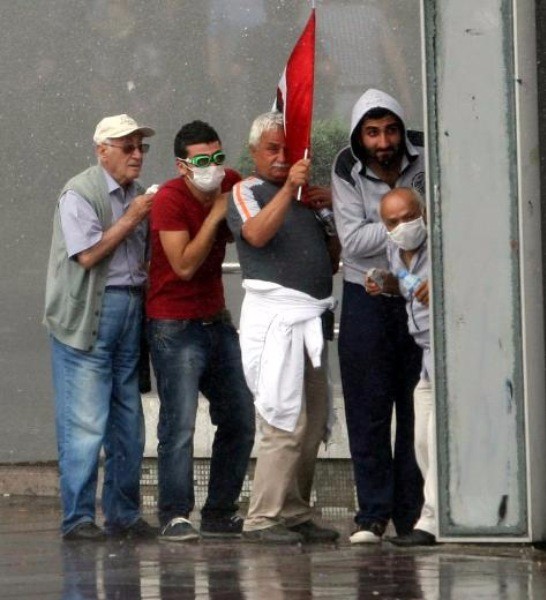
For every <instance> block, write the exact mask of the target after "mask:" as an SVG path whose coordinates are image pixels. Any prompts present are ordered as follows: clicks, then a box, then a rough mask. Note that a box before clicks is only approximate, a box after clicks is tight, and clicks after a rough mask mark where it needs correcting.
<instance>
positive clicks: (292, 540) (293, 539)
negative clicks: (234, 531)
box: [243, 523, 305, 544]
mask: <svg viewBox="0 0 546 600" xmlns="http://www.w3.org/2000/svg"><path fill="white" fill-rule="evenodd" d="M243 540H245V541H246V542H257V543H262V544H301V543H303V542H304V541H305V540H304V539H303V536H302V535H301V534H300V533H297V532H296V531H290V529H288V528H287V527H285V526H284V525H282V524H281V523H278V524H277V525H273V527H267V528H266V529H255V530H253V531H243Z"/></svg>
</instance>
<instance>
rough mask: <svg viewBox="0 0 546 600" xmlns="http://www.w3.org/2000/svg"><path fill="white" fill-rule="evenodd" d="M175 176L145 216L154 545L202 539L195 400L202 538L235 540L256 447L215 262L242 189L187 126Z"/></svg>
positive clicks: (178, 142)
mask: <svg viewBox="0 0 546 600" xmlns="http://www.w3.org/2000/svg"><path fill="white" fill-rule="evenodd" d="M174 153H175V157H176V164H177V169H178V172H179V175H180V176H179V177H177V178H175V179H172V180H170V181H167V182H166V183H164V184H163V185H162V186H161V187H160V189H159V191H158V192H157V194H156V195H155V197H154V204H153V207H152V212H151V233H152V259H151V267H150V287H149V292H148V301H147V314H148V318H149V322H148V325H149V327H148V333H149V341H150V350H151V356H152V364H153V367H154V370H155V374H156V378H157V384H158V393H159V399H160V404H161V409H160V414H159V426H158V438H159V445H158V471H159V499H158V513H159V515H158V516H159V521H160V524H161V533H160V539H163V540H170V541H188V540H192V539H196V538H198V537H199V533H198V532H197V531H196V530H195V529H194V528H193V526H192V525H191V523H190V521H189V520H188V518H189V515H190V513H191V511H192V510H193V508H194V490H193V464H192V463H193V433H194V429H195V417H196V411H197V401H198V396H199V392H201V393H202V394H203V395H204V396H205V397H206V398H207V400H208V401H209V403H210V415H211V419H212V421H213V423H214V424H215V425H216V426H217V430H216V434H215V439H214V444H213V452H212V457H211V464H210V481H209V493H208V498H207V501H206V503H205V505H204V506H203V509H202V519H201V532H200V533H201V535H202V536H203V537H239V536H240V535H241V531H242V523H243V521H242V519H241V518H240V517H238V516H237V508H238V506H237V498H238V497H239V493H240V491H241V487H242V484H243V481H244V477H245V474H246V469H247V464H248V459H249V457H250V451H251V449H252V445H253V443H254V405H253V398H252V395H251V394H250V391H249V390H248V387H247V385H246V382H245V378H244V375H243V370H242V364H241V351H240V348H239V338H238V335H237V332H236V330H235V328H234V327H233V325H232V323H231V317H230V315H229V312H228V311H227V310H226V307H225V300H224V289H223V285H222V262H223V259H224V255H225V249H226V243H227V242H228V241H231V234H230V232H229V230H228V228H227V225H226V221H225V217H226V211H227V192H228V191H229V190H231V188H232V187H233V185H234V184H235V183H236V182H237V181H240V179H241V177H240V176H239V174H238V173H236V172H235V171H233V170H231V169H224V166H223V165H224V162H225V159H226V155H225V154H224V152H223V151H222V144H221V141H220V138H219V137H218V134H217V133H216V131H215V130H214V129H213V128H212V127H211V126H210V125H208V124H207V123H204V122H203V121H193V122H191V123H188V124H187V125H184V126H183V127H182V128H181V129H180V131H179V132H178V134H177V135H176V138H175V142H174Z"/></svg>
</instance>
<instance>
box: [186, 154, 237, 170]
mask: <svg viewBox="0 0 546 600" xmlns="http://www.w3.org/2000/svg"><path fill="white" fill-rule="evenodd" d="M178 160H179V161H180V162H184V163H189V164H190V165H193V166H194V167H198V168H199V169H202V168H204V167H208V166H209V165H210V163H214V164H215V165H223V164H224V163H225V162H226V153H225V152H224V151H223V150H216V152H213V153H212V154H196V155H195V156H192V157H191V158H179V159H178Z"/></svg>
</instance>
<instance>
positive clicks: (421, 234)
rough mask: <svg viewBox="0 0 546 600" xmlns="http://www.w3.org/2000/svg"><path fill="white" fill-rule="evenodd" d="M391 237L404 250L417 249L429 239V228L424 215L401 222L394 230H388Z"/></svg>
mask: <svg viewBox="0 0 546 600" xmlns="http://www.w3.org/2000/svg"><path fill="white" fill-rule="evenodd" d="M387 235H388V236H389V238H390V239H391V240H392V241H393V242H394V243H395V244H396V245H397V246H399V247H400V248H402V250H415V249H416V248H419V246H420V245H421V244H422V243H423V242H424V241H425V240H426V239H427V228H426V225H425V221H424V220H423V217H419V218H418V219H414V220H413V221H408V222H407V223H400V225H397V226H396V227H395V228H394V229H393V230H392V231H388V232H387Z"/></svg>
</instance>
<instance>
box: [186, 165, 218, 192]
mask: <svg viewBox="0 0 546 600" xmlns="http://www.w3.org/2000/svg"><path fill="white" fill-rule="evenodd" d="M191 172H192V177H191V182H192V183H193V185H194V186H195V187H196V188H197V189H198V190H201V191H202V192H214V190H217V189H218V188H219V187H220V184H221V183H222V181H223V180H224V177H225V176H226V172H225V171H224V167H220V166H218V165H209V166H208V167H202V168H200V169H199V168H197V167H194V168H193V169H192V170H191Z"/></svg>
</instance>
